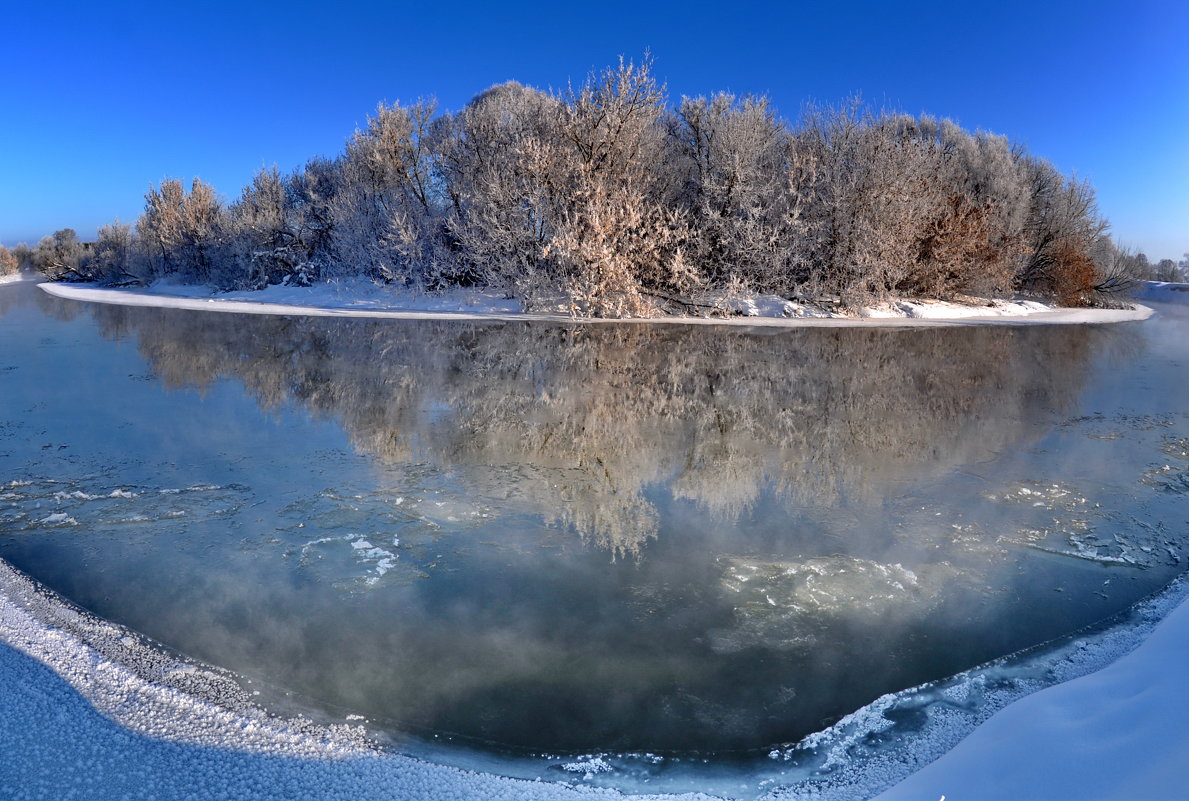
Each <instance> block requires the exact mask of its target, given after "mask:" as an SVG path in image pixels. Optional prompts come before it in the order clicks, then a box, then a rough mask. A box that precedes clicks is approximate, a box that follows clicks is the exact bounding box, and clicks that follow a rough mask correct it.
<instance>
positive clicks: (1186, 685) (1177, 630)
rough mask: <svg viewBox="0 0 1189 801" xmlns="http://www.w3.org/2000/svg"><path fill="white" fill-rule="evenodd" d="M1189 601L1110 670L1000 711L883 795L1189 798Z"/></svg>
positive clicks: (885, 800)
mask: <svg viewBox="0 0 1189 801" xmlns="http://www.w3.org/2000/svg"><path fill="white" fill-rule="evenodd" d="M1185 665H1189V605H1185V604H1182V605H1181V606H1180V607H1178V608H1176V609H1175V610H1173V611H1172V612H1171V613H1170V614H1169V615H1168V617H1167V618H1165V619H1164V620H1163V621H1162V622H1160V624H1159V625H1157V626H1156V628H1155V630H1154V631H1153V632H1152V634H1151V635H1150V636H1149V637H1148V639H1147V640H1146V641H1145V642H1144V643H1143V644H1142V645H1140V646H1139V647H1138V648H1136V649H1135V650H1134V651H1132V652H1131V653H1130V654H1127V655H1126V656H1124V657H1122V658H1121V659H1119V660H1118V661H1117V662H1115V663H1113V664H1111V665H1109V666H1107V667H1106V668H1104V669H1102V670H1100V671H1098V672H1097V673H1092V674H1090V675H1087V676H1082V677H1081V678H1079V679H1075V680H1073V681H1070V682H1067V683H1065V684H1060V685H1058V686H1055V687H1050V688H1048V689H1046V690H1042V691H1041V692H1038V693H1036V694H1035V695H1031V696H1029V697H1027V698H1025V699H1023V700H1021V701H1018V702H1016V703H1015V704H1012V705H1011V706H1010V707H1008V708H1007V709H1004V710H1003V711H1001V712H999V713H998V714H997V715H995V716H994V717H992V718H991V719H990V720H988V721H987V722H986V723H984V724H983V725H982V726H980V727H979V728H978V729H975V730H974V732H973V733H972V734H971V735H970V736H969V737H967V738H966V739H965V740H963V741H962V742H961V743H959V744H958V746H957V747H956V748H954V749H953V750H952V751H950V752H949V753H947V754H946V755H945V756H943V757H941V758H940V759H938V760H937V761H936V762H934V763H933V764H931V765H929V766H928V767H926V768H925V769H923V770H921V771H920V772H918V773H916V774H914V775H913V776H910V777H909V778H908V779H906V780H904V781H903V782H901V783H900V784H898V785H896V786H895V787H893V788H892V789H891V790H889V791H887V792H886V793H884V794H882V795H880V796H878V800H879V801H901V800H903V801H922V800H923V799H936V798H941V797H947V798H952V799H962V798H969V799H975V798H977V799H980V801H992V800H993V799H1004V800H1005V801H1007V800H1009V799H1010V800H1011V801H1016V799H1023V798H1043V799H1047V801H1058V800H1059V799H1070V801H1075V800H1076V801H1094V800H1096V799H1103V800H1104V801H1105V800H1106V799H1118V800H1119V801H1134V800H1135V799H1146V801H1159V800H1161V799H1168V800H1169V801H1172V799H1178V798H1184V797H1185V793H1186V789H1185V765H1187V764H1189V737H1186V731H1187V730H1189V682H1186V681H1185V672H1184V671H1185Z"/></svg>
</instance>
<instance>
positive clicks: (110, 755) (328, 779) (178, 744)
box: [0, 560, 1189, 801]
mask: <svg viewBox="0 0 1189 801" xmlns="http://www.w3.org/2000/svg"><path fill="white" fill-rule="evenodd" d="M1185 594H1186V588H1185V586H1184V584H1183V583H1178V584H1175V585H1174V586H1173V587H1172V588H1170V589H1169V590H1167V591H1165V592H1164V593H1162V594H1160V595H1159V596H1157V597H1155V598H1154V599H1152V600H1149V601H1147V602H1145V603H1143V604H1140V605H1139V606H1138V607H1136V609H1134V610H1133V611H1132V612H1131V613H1130V615H1129V619H1128V621H1127V622H1128V624H1129V625H1128V626H1126V627H1118V628H1113V629H1109V630H1106V631H1104V632H1100V633H1098V634H1096V635H1093V636H1089V635H1088V636H1086V637H1084V638H1081V639H1078V640H1075V641H1072V642H1069V643H1066V644H1065V645H1064V646H1062V647H1061V648H1059V649H1058V651H1057V654H1056V656H1055V657H1054V656H1053V655H1045V656H1034V657H1027V656H1023V657H1021V656H1016V657H1009V658H1007V659H1004V660H999V661H998V662H996V663H993V664H992V665H990V666H984V667H983V668H979V669H976V670H972V671H969V672H968V673H966V674H963V675H960V676H957V677H955V678H953V679H950V680H947V681H944V682H938V683H936V684H933V685H927V686H923V687H919V688H914V689H912V690H908V691H905V692H902V693H896V694H892V695H888V696H885V697H883V698H880V699H878V700H876V701H875V702H873V703H872V704H870V705H868V706H867V707H865V708H863V709H861V710H859V711H857V712H855V713H854V714H852V715H850V716H848V717H847V718H845V719H843V720H842V721H839V723H837V724H835V726H833V727H831V728H830V729H828V730H827V731H825V732H822V733H820V734H818V735H815V736H814V737H811V738H809V739H808V741H807V742H805V743H802V744H801V745H799V746H797V747H795V748H791V749H787V750H783V749H776V750H773V751H772V753H771V754H769V759H768V760H766V762H767V767H760V768H757V769H755V771H754V773H753V775H752V777H751V781H748V782H743V783H736V784H734V786H735V787H739V786H740V784H742V786H743V787H748V786H750V789H744V790H742V792H743V794H744V796H743V797H748V798H755V797H757V796H759V795H760V794H763V795H762V796H761V797H762V798H765V799H769V801H778V800H779V801H792V800H793V799H815V801H827V800H829V799H839V800H840V801H841V799H846V801H855V800H857V799H862V798H868V797H870V796H871V795H872V794H873V793H875V792H877V791H878V790H879V789H880V788H884V787H888V786H890V785H891V784H892V783H894V782H896V781H899V780H901V779H903V778H904V777H905V776H907V775H908V774H910V773H911V772H912V771H914V770H917V769H919V768H921V767H922V766H924V765H926V764H927V763H928V762H929V761H930V760H933V759H936V758H937V757H939V756H941V755H943V754H945V752H946V751H947V750H949V749H950V748H953V747H954V745H955V744H956V743H958V742H959V741H960V740H962V738H963V737H964V736H965V735H966V734H967V733H968V732H969V731H970V730H971V728H972V727H974V726H976V725H978V724H979V723H980V722H982V721H987V722H986V723H984V724H983V726H982V728H978V729H975V730H974V733H973V734H972V735H970V736H969V737H968V738H967V739H966V740H965V741H963V742H962V743H961V745H959V746H958V747H957V748H955V749H954V750H953V751H952V753H951V754H950V755H948V756H942V758H941V759H940V760H938V761H937V762H936V763H934V765H933V766H930V767H927V768H925V770H923V771H921V772H920V773H919V774H917V775H915V776H910V777H909V778H908V779H906V780H904V781H903V782H902V783H901V784H900V785H898V786H896V787H894V788H892V789H891V790H889V791H888V792H887V793H885V794H884V795H883V796H881V797H880V798H881V799H882V800H883V801H898V800H899V799H917V800H918V801H934V799H936V798H939V797H940V796H941V794H943V793H946V794H948V797H950V798H977V799H986V798H1079V799H1087V800H1088V801H1092V800H1093V799H1110V798H1147V799H1173V798H1178V797H1181V796H1180V791H1181V790H1182V777H1181V773H1180V772H1179V771H1178V770H1177V767H1178V766H1180V765H1182V764H1184V761H1185V760H1186V759H1189V744H1187V743H1186V742H1185V740H1184V738H1183V737H1181V732H1183V730H1184V724H1185V722H1186V719H1187V718H1189V685H1186V683H1185V682H1184V681H1183V675H1182V674H1183V666H1184V665H1185V664H1186V662H1187V660H1189V607H1182V608H1179V609H1177V608H1176V607H1177V604H1178V603H1180V600H1181V598H1183V597H1184V595H1185ZM1173 609H1175V610H1176V611H1175V612H1172V613H1171V614H1170V610H1173ZM1166 615H1167V620H1165V621H1164V622H1163V623H1158V621H1159V620H1160V618H1161V617H1162V616H1166ZM1153 630H1155V634H1154V635H1153V636H1152V637H1151V638H1150V639H1149V640H1148V642H1146V643H1144V644H1142V645H1141V646H1140V647H1139V648H1138V649H1136V650H1135V651H1134V652H1132V653H1131V655H1129V656H1125V657H1124V658H1123V659H1121V660H1120V661H1118V662H1117V663H1116V664H1114V665H1113V666H1111V667H1108V668H1107V669H1106V670H1102V671H1101V672H1100V673H1096V674H1091V675H1085V674H1087V673H1088V672H1089V671H1093V670H1097V669H1099V668H1101V667H1102V666H1103V665H1104V664H1108V663H1109V662H1110V661H1111V660H1114V659H1117V658H1118V657H1119V656H1120V655H1122V654H1126V653H1127V652H1128V651H1129V650H1130V649H1132V648H1133V647H1134V646H1135V645H1136V643H1137V641H1138V640H1139V639H1141V638H1142V637H1143V636H1144V635H1145V634H1147V633H1148V632H1151V631H1153ZM0 643H7V644H8V645H7V646H5V645H3V644H0V686H3V687H4V692H2V693H0V747H2V748H3V751H4V759H3V760H0V787H5V788H7V789H9V790H15V795H13V796H12V797H14V798H29V799H33V798H67V797H96V798H98V797H120V798H129V799H141V798H143V799H150V798H151V799H166V800H167V799H177V798H236V799H247V798H258V799H266V798H267V799H271V798H278V799H279V798H319V799H329V798H351V799H355V798H359V799H401V801H411V800H412V799H417V800H418V801H439V800H440V799H505V798H506V799H530V800H532V801H554V800H555V799H565V800H566V801H570V800H571V799H615V798H623V797H624V796H623V794H621V793H619V792H616V791H612V790H606V789H596V788H594V787H589V786H581V785H582V784H584V783H586V782H589V781H590V780H592V779H593V780H595V781H598V780H599V779H600V778H601V777H602V776H603V775H605V774H613V773H614V772H615V770H614V768H613V766H612V763H613V762H614V761H615V760H614V759H611V758H608V759H603V758H602V756H601V755H591V757H590V758H588V759H587V760H585V761H584V762H583V764H582V765H581V766H580V767H582V768H583V769H584V770H586V773H585V774H575V775H574V776H573V778H569V779H568V782H569V783H566V782H561V781H558V782H548V781H546V782H543V781H539V780H538V781H526V780H523V779H511V778H505V777H501V776H497V775H494V774H491V773H483V772H476V771H468V770H463V769H460V768H456V767H451V766H446V765H439V764H432V763H429V762H425V761H422V760H418V759H414V758H411V757H407V756H401V755H394V754H386V753H380V752H377V751H375V750H373V749H372V748H371V747H370V746H369V745H368V744H367V743H366V742H365V741H364V740H363V738H362V732H361V731H359V730H356V729H353V728H350V727H325V726H318V725H314V724H312V723H310V722H308V721H303V720H300V719H297V720H286V719H280V718H276V717H272V716H269V715H267V714H265V713H264V712H262V711H261V710H259V709H257V708H255V707H253V706H252V704H251V703H250V698H247V697H246V696H245V695H244V692H243V691H242V689H241V688H240V686H239V684H237V683H235V682H233V681H231V680H230V678H229V677H228V676H226V675H224V674H221V673H219V672H218V671H215V670H212V669H209V668H206V667H203V666H201V665H195V664H193V663H189V662H184V661H179V660H178V659H176V658H175V657H171V656H169V655H168V654H165V653H163V652H162V651H160V650H159V649H156V648H154V647H153V646H152V644H151V643H146V642H144V641H142V640H140V639H139V638H138V637H136V635H134V634H132V633H131V632H129V631H127V630H126V629H123V628H121V627H119V626H116V625H114V624H111V623H108V622H105V621H102V620H97V619H95V618H92V617H90V616H88V615H86V614H84V613H81V612H79V611H78V610H76V609H74V608H73V607H71V606H69V605H68V604H64V603H62V602H61V601H59V600H58V599H57V598H56V597H54V596H52V595H51V594H48V593H45V592H44V591H40V590H39V589H38V588H37V587H36V586H35V585H34V584H33V582H31V581H29V580H28V579H27V578H25V577H24V576H22V575H20V574H19V573H18V572H17V571H15V570H13V569H12V568H10V567H9V566H8V565H7V564H6V563H4V562H3V561H2V560H0ZM9 646H11V647H9ZM1076 676H1083V678H1081V679H1078V680H1076V681H1072V682H1071V683H1069V684H1064V685H1059V686H1055V687H1050V688H1049V689H1045V690H1042V691H1041V692H1038V693H1036V694H1034V695H1031V696H1030V697H1028V698H1025V699H1024V700H1022V701H1019V702H1017V703H1016V704H1014V705H1013V706H1010V707H1008V708H1007V709H1006V710H1003V707H1005V706H1006V705H1007V704H1008V703H1010V702H1012V701H1013V700H1015V699H1017V698H1019V697H1020V696H1022V695H1026V694H1028V693H1029V692H1032V691H1033V690H1036V689H1038V688H1039V687H1043V686H1047V685H1051V684H1053V682H1058V681H1067V680H1069V679H1072V678H1074V677H1076ZM996 710H1003V711H1000V712H998V714H993V713H994V712H995V711H996ZM988 719H989V720H988ZM905 720H908V721H910V725H908V726H903V725H898V724H897V721H901V722H903V721H905ZM913 721H915V722H913ZM807 750H812V752H813V754H814V757H813V760H812V762H813V763H814V768H813V773H814V774H815V775H816V776H817V778H816V779H811V780H810V781H808V782H805V781H803V780H804V779H805V778H807V776H806V772H805V770H804V769H802V768H795V767H794V766H793V765H794V763H795V762H796V761H797V760H798V759H799V758H800V756H803V755H804V753H805V752H806V751H807ZM571 761H572V760H571ZM1087 761H1088V762H1089V763H1090V764H1088V765H1087V764H1084V763H1085V762H1087ZM592 766H597V767H598V768H599V770H597V771H595V770H593V769H592ZM604 768H605V769H604ZM553 778H558V777H556V776H554V777H553ZM705 778H706V782H705V783H704V784H701V785H694V786H703V787H705V786H708V785H712V786H717V787H719V788H722V787H723V786H724V783H723V782H722V781H715V780H714V778H713V777H712V775H711V774H709V773H707V774H705ZM687 786H688V783H687ZM641 789H643V788H641ZM732 795H734V794H733V793H732ZM633 797H637V798H644V799H659V798H662V796H657V795H646V796H633ZM663 798H669V799H674V798H684V799H687V800H688V801H694V799H703V801H707V800H708V799H710V798H711V796H709V795H706V794H703V793H692V794H686V795H683V796H663Z"/></svg>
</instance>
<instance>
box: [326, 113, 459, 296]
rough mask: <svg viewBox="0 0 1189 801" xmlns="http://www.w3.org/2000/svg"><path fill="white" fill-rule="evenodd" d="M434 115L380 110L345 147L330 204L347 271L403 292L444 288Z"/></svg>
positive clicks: (334, 234)
mask: <svg viewBox="0 0 1189 801" xmlns="http://www.w3.org/2000/svg"><path fill="white" fill-rule="evenodd" d="M434 111H435V105H434V103H432V102H429V101H419V102H417V103H414V104H412V105H410V106H402V105H400V104H399V103H395V104H393V105H390V106H389V105H385V104H383V103H381V104H380V105H379V107H377V109H376V113H375V115H374V116H373V117H371V118H370V119H369V120H368V124H367V128H365V129H364V130H362V131H356V132H355V135H354V136H353V137H352V138H351V140H350V141H349V142H348V143H347V150H346V153H345V154H344V155H343V157H342V159H341V161H340V162H339V165H338V166H339V186H338V187H337V191H336V192H335V193H334V195H333V197H332V199H331V204H330V207H331V216H332V219H333V229H332V233H331V237H332V240H333V248H334V250H335V255H336V258H337V260H338V264H339V266H340V267H341V268H344V269H349V270H350V272H352V273H355V274H362V275H364V276H366V277H369V278H373V279H377V280H382V281H386V282H392V283H397V284H413V285H419V286H431V287H432V286H434V285H436V284H437V283H438V281H439V279H438V275H439V274H440V273H441V272H442V271H443V269H444V266H445V265H444V264H443V262H444V261H445V258H444V257H443V255H442V252H441V245H442V242H441V223H440V217H441V214H440V201H441V198H440V195H441V192H440V191H439V189H438V187H437V186H436V185H435V182H434V175H433V152H432V149H431V142H432V137H431V131H430V127H431V122H432V120H433V115H434Z"/></svg>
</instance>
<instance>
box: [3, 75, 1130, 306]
mask: <svg viewBox="0 0 1189 801" xmlns="http://www.w3.org/2000/svg"><path fill="white" fill-rule="evenodd" d="M23 257H24V258H27V259H29V260H30V261H31V262H32V263H33V266H35V267H37V268H38V269H40V270H42V271H43V272H45V273H46V274H48V275H50V276H51V277H56V278H63V279H77V280H102V281H108V282H117V283H119V282H127V283H149V282H151V281H153V280H156V279H159V278H163V277H176V278H178V279H180V280H185V281H193V282H198V283H204V284H209V285H211V286H214V287H216V288H220V289H233V288H234V289H259V288H263V287H265V286H268V285H271V284H277V283H296V284H303V285H304V284H311V283H314V282H320V281H325V280H333V279H339V278H345V277H361V278H364V279H368V280H372V281H377V282H383V283H386V284H392V285H396V286H401V287H410V288H414V289H418V290H426V291H432V290H436V289H441V288H446V287H451V286H478V287H484V288H489V289H494V290H497V291H502V292H505V293H507V295H508V296H509V297H516V298H519V299H521V300H522V302H523V303H524V305H525V307H526V309H532V308H534V307H540V306H542V305H545V304H550V305H553V306H556V305H558V304H559V303H561V304H564V305H566V306H568V308H569V309H570V310H571V311H572V312H574V313H577V314H587V315H594V316H631V315H650V314H655V313H658V312H663V311H697V312H714V311H716V310H718V311H722V310H725V308H726V305H725V303H726V302H727V300H729V299H730V298H732V297H738V296H741V295H745V294H751V293H772V294H776V295H779V296H781V297H784V298H790V299H799V300H807V301H813V302H818V303H827V304H835V305H837V306H839V307H843V308H846V307H856V306H860V305H865V304H868V303H871V302H874V301H879V300H883V299H887V298H890V297H896V296H923V297H935V298H954V297H960V296H964V295H977V296H986V295H996V294H1002V293H1010V292H1018V291H1025V292H1032V293H1037V294H1041V295H1046V296H1050V297H1053V298H1055V299H1057V300H1058V301H1060V302H1061V303H1063V304H1067V305H1093V304H1099V303H1104V302H1109V300H1108V299H1109V297H1110V296H1111V295H1112V294H1113V293H1115V292H1117V291H1119V290H1121V289H1124V288H1126V286H1127V284H1128V283H1129V282H1130V281H1132V280H1133V279H1134V278H1135V277H1137V275H1138V276H1139V277H1146V276H1143V275H1140V274H1139V272H1140V271H1137V268H1138V267H1141V266H1142V265H1140V264H1139V262H1138V260H1137V258H1136V256H1135V254H1131V253H1128V252H1125V251H1123V250H1120V249H1119V248H1118V247H1116V246H1115V245H1114V243H1113V242H1112V241H1111V239H1110V237H1109V236H1108V235H1107V223H1106V222H1105V220H1104V219H1103V218H1102V217H1101V216H1100V215H1099V213H1098V211H1097V208H1096V205H1095V197H1094V191H1093V189H1092V187H1091V186H1090V185H1089V184H1088V183H1087V182H1085V181H1083V180H1079V179H1077V178H1075V177H1069V176H1066V175H1063V174H1062V173H1061V172H1060V171H1058V170H1057V169H1056V168H1055V167H1053V165H1051V164H1050V163H1048V162H1047V161H1045V160H1043V159H1040V158H1037V157H1035V156H1033V155H1031V154H1029V153H1028V152H1027V151H1026V150H1025V149H1024V148H1023V147H1022V146H1021V145H1019V144H1013V143H1011V142H1009V141H1008V140H1007V139H1006V138H1005V137H1002V136H997V135H992V134H988V133H984V132H977V133H970V132H968V131H965V130H963V129H962V128H961V127H959V126H958V125H956V124H954V123H953V122H950V121H948V120H939V119H935V118H933V117H930V116H911V115H907V114H902V113H894V112H886V111H884V112H877V111H874V110H872V109H870V108H866V107H864V106H862V105H861V104H859V103H857V102H855V103H850V104H847V105H844V106H841V107H837V108H813V107H811V108H808V109H807V110H806V111H805V112H804V113H803V114H802V115H801V117H800V119H799V120H798V121H796V122H795V123H790V122H788V121H786V120H785V119H783V118H782V117H780V116H779V115H778V113H777V112H776V110H775V109H774V108H773V107H772V105H771V104H770V103H769V101H768V100H767V99H766V98H764V97H752V96H748V97H736V96H733V95H729V94H717V95H714V96H712V97H696V98H688V97H686V98H682V99H681V101H680V102H679V103H677V104H676V105H670V103H669V101H668V98H667V96H666V91H665V87H664V86H663V85H661V84H660V83H659V82H658V81H657V79H656V78H655V77H654V75H653V72H652V69H651V64H650V63H649V61H648V60H645V61H644V62H643V63H641V64H635V63H633V62H630V61H627V62H625V61H623V60H620V62H619V64H618V65H617V66H614V67H611V68H608V69H606V70H604V71H603V72H601V73H597V74H592V75H590V76H589V77H588V78H587V79H586V81H585V82H584V83H583V84H582V85H580V86H573V85H571V86H570V87H568V88H567V89H565V90H564V91H558V92H551V93H550V92H543V91H539V90H537V89H532V88H529V87H526V86H522V85H520V84H518V83H515V82H509V83H504V84H500V85H497V86H494V87H492V88H490V89H488V90H486V91H484V92H482V93H480V94H479V95H477V96H476V97H475V98H473V99H472V100H471V101H470V102H469V103H468V104H467V105H466V107H465V108H463V109H462V110H461V111H459V112H457V113H439V112H438V110H437V109H436V106H435V104H434V103H433V102H431V101H419V102H416V103H413V104H410V105H402V104H400V103H394V104H391V105H388V104H384V103H381V104H380V106H379V107H378V108H377V110H376V113H375V114H374V115H373V116H372V117H371V118H370V119H369V120H368V122H367V125H366V127H365V128H363V129H362V130H357V131H356V132H355V133H354V135H353V136H351V137H350V139H349V140H348V141H347V143H346V146H345V148H344V150H343V152H342V153H340V154H339V155H338V156H336V157H334V158H322V157H318V158H314V159H311V160H310V161H309V162H308V163H306V164H305V165H304V166H302V167H301V168H299V169H297V170H296V171H294V172H292V173H291V174H288V175H282V174H281V173H280V172H279V171H278V170H277V169H276V168H275V167H273V168H269V169H262V170H260V171H259V172H258V173H257V174H256V175H255V177H254V178H253V180H252V182H251V183H250V184H249V185H248V186H246V187H244V189H243V190H242V192H241V194H240V196H239V197H238V198H237V199H236V200H234V201H233V202H231V203H224V202H223V201H222V200H221V199H220V198H219V196H218V194H217V193H216V192H215V190H214V188H213V187H211V186H210V185H209V184H207V183H205V182H203V181H201V180H199V179H197V178H196V179H194V180H193V182H192V183H191V184H190V186H189V187H188V188H187V187H186V186H184V185H183V183H182V182H181V181H179V180H177V179H172V178H170V179H166V180H164V181H162V182H161V184H160V185H159V186H153V187H151V188H150V190H149V192H148V193H147V195H146V196H145V209H144V213H143V214H142V215H141V217H140V219H139V220H137V222H136V224H135V226H132V225H128V224H122V223H120V222H118V221H117V222H113V223H112V224H110V225H106V226H103V227H102V228H100V230H99V232H98V238H97V240H96V241H95V242H94V243H81V242H79V241H78V237H77V236H76V235H75V234H74V232H73V231H71V230H70V229H64V230H63V231H59V232H57V233H55V234H54V235H53V236H52V237H47V238H46V239H44V240H42V242H41V244H40V245H39V247H38V248H37V249H36V251H28V250H26V251H25V253H24V254H23ZM1145 262H1146V259H1145ZM725 299H726V300H725Z"/></svg>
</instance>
